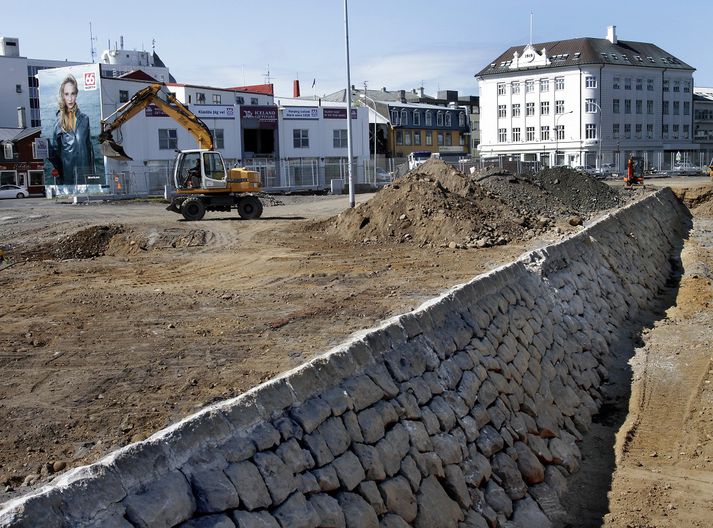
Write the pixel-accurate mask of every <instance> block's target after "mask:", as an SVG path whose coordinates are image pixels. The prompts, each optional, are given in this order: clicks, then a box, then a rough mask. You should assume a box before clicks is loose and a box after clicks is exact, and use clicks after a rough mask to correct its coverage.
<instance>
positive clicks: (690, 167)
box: [668, 161, 703, 176]
mask: <svg viewBox="0 0 713 528" xmlns="http://www.w3.org/2000/svg"><path fill="white" fill-rule="evenodd" d="M668 172H669V175H671V176H697V175H699V174H702V173H703V171H702V170H701V168H700V167H696V166H695V165H694V164H693V163H689V162H686V161H684V162H682V163H677V164H676V165H674V166H673V168H672V169H671V170H670V171H668Z"/></svg>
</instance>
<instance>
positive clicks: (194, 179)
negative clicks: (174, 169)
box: [178, 152, 201, 189]
mask: <svg viewBox="0 0 713 528" xmlns="http://www.w3.org/2000/svg"><path fill="white" fill-rule="evenodd" d="M178 174H179V183H180V186H181V188H182V189H199V188H200V187H201V156H200V154H199V153H197V152H196V153H190V154H186V155H185V156H183V158H182V159H181V167H180V169H179V171H178Z"/></svg>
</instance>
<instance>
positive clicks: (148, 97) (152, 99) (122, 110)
mask: <svg viewBox="0 0 713 528" xmlns="http://www.w3.org/2000/svg"><path fill="white" fill-rule="evenodd" d="M163 88H164V85H162V84H158V83H156V84H152V85H150V86H147V87H146V88H144V89H142V90H139V91H138V92H136V93H135V94H134V96H133V97H132V98H131V99H129V101H128V102H126V103H125V104H123V105H122V106H120V107H119V108H118V109H117V110H116V112H114V113H113V114H111V115H109V116H107V117H106V118H105V119H102V121H101V127H102V131H101V133H100V134H99V143H100V145H101V149H102V154H104V155H105V156H106V157H107V158H111V159H119V160H122V159H123V160H130V159H132V158H130V157H129V156H128V155H127V154H126V152H124V148H123V147H122V146H121V145H119V144H118V143H117V142H116V141H115V140H114V138H113V137H112V132H113V131H114V130H116V129H118V128H119V127H120V126H121V125H123V124H124V123H126V122H127V121H128V120H129V119H131V118H132V117H134V116H135V115H136V114H138V113H139V112H141V110H143V109H144V108H146V107H147V106H148V105H150V104H154V105H156V106H157V107H159V108H160V109H161V110H162V111H163V112H164V113H165V114H166V115H167V116H169V117H171V118H173V119H174V120H175V121H176V122H177V123H178V124H179V125H181V126H182V127H183V128H185V129H186V130H188V132H190V134H191V135H192V136H193V138H194V139H195V140H196V142H197V143H198V148H201V149H208V150H213V136H212V135H211V133H210V129H209V128H208V126H207V125H206V124H205V123H204V122H203V121H201V120H200V118H198V117H197V116H196V115H195V114H194V113H193V112H191V111H190V110H189V109H188V107H186V106H185V105H184V104H183V103H181V102H180V101H179V100H178V99H176V97H175V96H174V95H173V94H172V93H170V92H168V91H167V90H163ZM161 95H163V97H161ZM164 97H165V99H164Z"/></svg>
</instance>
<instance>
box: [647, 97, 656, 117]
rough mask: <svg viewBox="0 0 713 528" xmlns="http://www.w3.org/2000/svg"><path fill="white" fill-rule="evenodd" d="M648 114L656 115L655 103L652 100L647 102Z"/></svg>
mask: <svg viewBox="0 0 713 528" xmlns="http://www.w3.org/2000/svg"><path fill="white" fill-rule="evenodd" d="M646 113H647V114H649V115H650V114H653V113H654V102H653V101H652V100H651V99H649V100H647V101H646Z"/></svg>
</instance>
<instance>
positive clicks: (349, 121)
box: [344, 0, 356, 208]
mask: <svg viewBox="0 0 713 528" xmlns="http://www.w3.org/2000/svg"><path fill="white" fill-rule="evenodd" d="M344 41H345V48H346V58H347V150H348V151H349V152H348V155H349V158H348V159H347V169H348V174H349V207H352V208H353V207H354V206H355V205H356V200H355V198H354V170H353V168H352V165H353V163H352V161H353V160H352V152H353V149H352V75H351V71H350V69H349V14H348V8H347V0H344Z"/></svg>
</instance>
